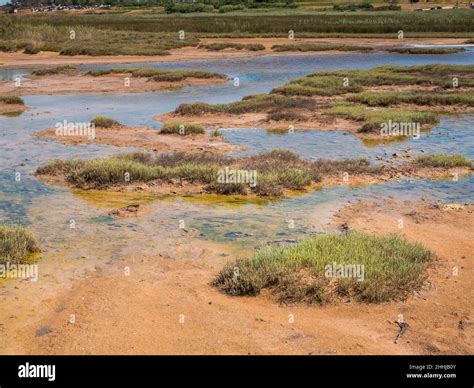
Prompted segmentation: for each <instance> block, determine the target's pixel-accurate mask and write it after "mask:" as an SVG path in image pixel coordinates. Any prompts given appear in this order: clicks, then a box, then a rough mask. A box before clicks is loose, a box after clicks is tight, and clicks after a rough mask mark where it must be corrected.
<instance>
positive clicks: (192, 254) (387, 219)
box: [1, 200, 474, 355]
mask: <svg viewBox="0 0 474 388" xmlns="http://www.w3.org/2000/svg"><path fill="white" fill-rule="evenodd" d="M473 211H474V207H473V206H472V205H470V206H460V207H452V208H444V207H442V206H440V207H433V206H432V205H431V204H429V203H425V202H420V203H401V202H397V201H394V200H391V201H382V202H380V203H377V204H375V203H367V202H362V203H356V204H352V205H348V206H347V207H345V208H343V209H342V210H341V211H340V212H339V214H337V215H336V217H335V218H334V221H333V222H334V225H338V224H340V223H342V222H347V223H349V225H350V226H351V227H353V228H357V229H360V230H365V231H368V232H371V233H388V232H394V233H399V234H401V235H403V236H404V237H406V238H407V239H408V240H410V241H415V240H418V241H421V242H423V243H424V244H425V245H426V246H427V247H428V248H429V249H431V250H433V251H434V252H435V253H436V254H437V255H438V256H439V260H438V261H437V262H436V265H435V266H433V268H431V269H430V270H429V282H428V283H427V285H426V287H425V289H424V290H423V291H421V292H419V293H417V294H414V295H413V296H411V297H410V298H409V299H408V300H407V301H406V302H390V303H384V304H380V305H368V304H359V303H353V302H351V303H349V302H348V303H342V304H338V305H329V306H325V307H319V306H317V305H313V306H308V305H302V304H297V305H278V304H276V303H275V302H274V301H273V300H272V299H270V298H268V296H266V295H260V296H257V297H231V296H227V295H224V294H222V293H220V292H218V291H217V290H215V289H214V288H212V287H211V286H210V285H209V282H210V281H211V280H212V279H213V277H214V276H215V274H216V273H217V272H218V271H219V269H221V268H222V266H223V265H224V263H225V262H227V261H229V260H234V259H235V257H236V255H237V254H238V253H236V252H232V251H229V250H228V249H227V248H224V247H222V246H219V245H217V244H214V243H210V242H207V241H206V242H203V241H200V240H198V239H194V238H188V237H183V238H182V239H180V240H179V241H176V242H175V245H173V246H166V245H164V244H162V245H161V247H162V248H161V253H159V254H158V255H157V256H149V255H147V254H145V253H142V252H137V254H136V255H134V256H133V257H127V258H124V259H123V260H121V261H119V262H114V263H113V265H109V266H105V268H104V269H101V270H97V271H96V272H95V273H93V274H90V275H89V276H86V277H84V278H82V279H77V280H76V281H75V282H74V284H73V287H72V288H71V289H63V290H61V291H60V292H59V293H57V294H56V295H54V296H52V297H49V298H47V299H45V300H43V302H42V303H41V305H40V306H39V307H40V308H38V309H35V319H34V323H31V324H28V325H26V326H23V327H21V326H20V327H19V326H18V325H17V326H16V327H15V322H16V321H15V320H14V319H10V320H8V321H7V323H6V325H5V326H6V327H5V329H6V332H9V333H11V332H15V333H16V336H15V338H14V339H13V338H9V341H8V342H7V343H6V346H5V347H2V350H1V352H2V353H19V352H23V353H26V354H314V355H317V354H472V352H473V351H474V341H473V331H472V330H473V327H472V326H468V325H462V327H464V328H460V326H459V323H460V322H461V321H462V322H472V319H473V311H472V303H471V301H472V298H473V296H474V295H473V290H472V287H471V285H472V282H473V280H474V279H473V262H472V251H473V248H474V245H473V241H474V217H473ZM400 217H403V218H404V220H405V222H404V229H402V230H400V229H398V228H397V221H398V219H399V218H400ZM460 231H462V233H460ZM222 254H229V255H230V256H228V257H223V256H222ZM127 265H128V266H130V268H131V275H130V276H124V273H123V268H124V266H127ZM454 267H457V268H458V269H459V274H458V276H454V275H453V268H454ZM71 314H74V317H75V321H74V323H71V322H70V317H71ZM400 314H402V316H403V318H404V320H405V322H407V323H408V324H409V325H410V329H409V330H408V331H407V332H406V333H405V335H404V336H403V337H402V339H401V340H400V341H399V342H398V343H397V344H395V343H394V339H395V337H396V335H397V334H398V332H399V328H398V326H397V325H396V324H395V323H394V322H395V321H396V320H397V319H398V318H399V315H400ZM41 327H48V328H50V329H51V332H50V333H49V334H46V335H41V336H39V335H37V332H36V330H37V329H38V328H41ZM12 330H15V331H12ZM7 345H8V346H7Z"/></svg>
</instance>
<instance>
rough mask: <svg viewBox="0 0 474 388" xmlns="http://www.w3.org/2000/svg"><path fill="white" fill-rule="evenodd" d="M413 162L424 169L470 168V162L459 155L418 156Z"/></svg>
mask: <svg viewBox="0 0 474 388" xmlns="http://www.w3.org/2000/svg"><path fill="white" fill-rule="evenodd" d="M415 162H416V163H417V164H419V165H421V166H426V167H443V168H452V167H472V162H471V161H470V160H469V159H467V158H465V157H464V156H462V155H459V154H432V155H426V156H419V157H418V158H416V161H415Z"/></svg>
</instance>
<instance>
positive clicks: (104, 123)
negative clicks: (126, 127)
mask: <svg viewBox="0 0 474 388" xmlns="http://www.w3.org/2000/svg"><path fill="white" fill-rule="evenodd" d="M91 123H92V124H94V125H95V127H97V128H113V127H121V126H122V124H120V123H119V122H118V121H117V120H114V119H111V118H110V117H107V116H95V117H94V118H93V119H92V121H91Z"/></svg>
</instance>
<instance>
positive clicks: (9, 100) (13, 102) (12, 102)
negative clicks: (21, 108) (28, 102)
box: [0, 96, 25, 105]
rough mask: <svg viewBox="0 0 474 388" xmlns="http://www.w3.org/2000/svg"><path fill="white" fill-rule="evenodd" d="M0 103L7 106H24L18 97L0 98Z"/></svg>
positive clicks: (23, 102)
mask: <svg viewBox="0 0 474 388" xmlns="http://www.w3.org/2000/svg"><path fill="white" fill-rule="evenodd" d="M0 102H1V103H3V104H8V105H25V101H23V99H22V98H21V97H18V96H0Z"/></svg>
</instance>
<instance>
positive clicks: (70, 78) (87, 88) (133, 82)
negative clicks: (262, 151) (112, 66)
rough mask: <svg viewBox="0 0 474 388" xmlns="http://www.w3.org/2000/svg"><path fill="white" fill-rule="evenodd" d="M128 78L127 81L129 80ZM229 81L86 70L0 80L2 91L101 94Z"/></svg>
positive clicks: (138, 91)
mask: <svg viewBox="0 0 474 388" xmlns="http://www.w3.org/2000/svg"><path fill="white" fill-rule="evenodd" d="M126 79H127V80H126ZM224 82H227V81H226V80H225V79H223V78H209V79H201V78H186V79H185V80H182V81H179V82H162V81H153V80H150V79H148V78H144V77H131V76H130V75H127V74H111V75H102V76H98V77H94V76H91V75H87V74H85V73H77V74H75V75H67V74H57V75H47V76H35V75H27V79H25V80H23V81H22V83H21V86H19V87H16V86H15V83H14V82H11V81H0V94H15V95H40V94H99V93H146V92H156V91H159V90H169V89H176V88H180V87H183V86H187V85H210V84H218V83H224Z"/></svg>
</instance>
